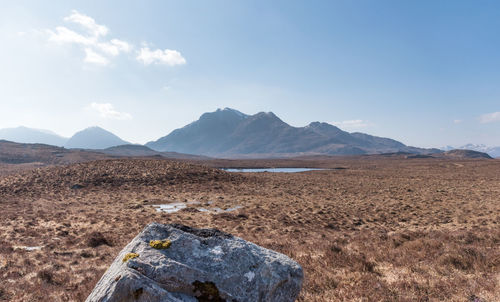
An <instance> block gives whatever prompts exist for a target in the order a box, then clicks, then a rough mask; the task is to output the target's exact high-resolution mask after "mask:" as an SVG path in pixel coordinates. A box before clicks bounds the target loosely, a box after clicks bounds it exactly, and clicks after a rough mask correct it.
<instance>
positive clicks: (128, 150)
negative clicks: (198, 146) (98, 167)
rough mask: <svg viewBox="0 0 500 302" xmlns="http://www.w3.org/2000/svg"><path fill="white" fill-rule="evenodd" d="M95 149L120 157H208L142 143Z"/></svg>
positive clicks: (194, 158)
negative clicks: (170, 150) (158, 148)
mask: <svg viewBox="0 0 500 302" xmlns="http://www.w3.org/2000/svg"><path fill="white" fill-rule="evenodd" d="M96 151H98V152H100V153H104V154H107V155H112V156H120V157H122V156H128V157H145V156H161V157H165V158H174V159H193V160H202V159H208V157H206V156H200V155H190V154H182V153H177V152H158V151H155V150H152V149H150V148H148V147H146V146H142V145H121V146H115V147H110V148H107V149H103V150H96Z"/></svg>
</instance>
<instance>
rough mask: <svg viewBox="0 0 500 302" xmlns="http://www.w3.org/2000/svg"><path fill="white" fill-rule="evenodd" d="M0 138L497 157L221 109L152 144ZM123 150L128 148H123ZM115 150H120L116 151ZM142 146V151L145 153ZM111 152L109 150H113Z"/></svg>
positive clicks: (16, 138)
mask: <svg viewBox="0 0 500 302" xmlns="http://www.w3.org/2000/svg"><path fill="white" fill-rule="evenodd" d="M0 139H4V140H8V141H13V142H18V143H41V144H47V145H54V146H60V147H65V148H69V149H93V150H105V149H109V148H111V149H109V150H106V151H105V152H106V153H107V154H113V153H120V154H130V155H133V154H134V155H137V154H140V155H144V156H146V155H148V156H154V155H159V153H161V154H162V156H164V155H165V152H171V153H172V154H171V155H173V156H178V154H180V153H182V154H195V155H203V156H210V157H228V158H231V157H289V156H302V155H304V156H308V155H363V154H382V153H398V152H402V153H411V154H420V155H422V154H432V153H440V152H442V151H448V150H451V149H470V150H475V151H479V152H485V153H488V154H490V155H491V156H492V157H500V147H496V148H489V147H486V146H484V145H472V144H468V145H464V146H461V147H459V148H453V147H449V146H448V147H444V148H442V150H440V149H424V148H417V147H411V146H406V145H405V144H403V143H401V142H398V141H396V140H393V139H390V138H384V137H378V136H373V135H369V134H365V133H360V132H353V133H349V132H346V131H343V130H341V129H340V128H338V127H336V126H333V125H331V124H328V123H322V122H312V123H310V124H309V125H307V126H305V127H293V126H291V125H289V124H287V123H286V122H284V121H282V120H281V119H280V118H279V117H277V116H276V115H275V114H274V113H272V112H260V113H257V114H254V115H248V114H244V113H242V112H240V111H238V110H235V109H231V108H225V109H218V110H216V111H214V112H208V113H204V114H203V115H201V116H200V118H199V119H198V120H196V121H194V122H192V123H190V124H188V125H186V126H184V127H182V128H179V129H176V130H174V131H172V132H171V133H169V134H168V135H166V136H164V137H161V138H160V139H158V140H156V141H151V142H148V143H147V144H145V146H141V145H131V144H130V143H129V142H127V141H125V140H123V139H121V138H120V137H118V136H116V135H114V134H113V133H111V132H109V131H106V130H104V129H102V128H99V127H90V128H87V129H84V130H82V131H79V132H77V133H75V134H74V135H73V136H72V137H70V138H65V137H62V136H59V135H57V134H55V133H53V132H51V131H48V130H40V129H33V128H27V127H17V128H7V129H0ZM124 145H128V146H129V147H124ZM116 146H122V147H120V148H116ZM146 147H147V148H146ZM113 148H114V149H113Z"/></svg>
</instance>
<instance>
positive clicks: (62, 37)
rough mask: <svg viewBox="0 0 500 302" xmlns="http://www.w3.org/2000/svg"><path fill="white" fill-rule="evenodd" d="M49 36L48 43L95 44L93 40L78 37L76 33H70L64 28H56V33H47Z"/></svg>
mask: <svg viewBox="0 0 500 302" xmlns="http://www.w3.org/2000/svg"><path fill="white" fill-rule="evenodd" d="M47 32H48V34H49V41H51V42H56V43H76V44H82V45H92V44H95V43H96V42H95V40H93V39H91V38H89V37H85V36H83V35H80V34H79V33H77V32H74V31H72V30H71V29H68V28H67V27H64V26H58V27H56V31H55V32H53V31H51V30H48V31H47Z"/></svg>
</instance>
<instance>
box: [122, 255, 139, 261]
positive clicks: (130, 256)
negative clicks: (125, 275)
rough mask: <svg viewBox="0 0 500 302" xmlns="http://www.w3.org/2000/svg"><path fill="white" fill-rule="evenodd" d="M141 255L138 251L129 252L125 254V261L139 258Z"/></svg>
mask: <svg viewBox="0 0 500 302" xmlns="http://www.w3.org/2000/svg"><path fill="white" fill-rule="evenodd" d="M137 257H139V254H137V253H128V254H127V255H125V257H123V260H122V261H123V262H127V261H129V260H130V259H134V258H137Z"/></svg>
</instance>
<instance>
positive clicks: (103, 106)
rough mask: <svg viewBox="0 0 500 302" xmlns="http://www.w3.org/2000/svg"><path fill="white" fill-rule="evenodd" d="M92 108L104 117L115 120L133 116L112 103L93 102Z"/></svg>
mask: <svg viewBox="0 0 500 302" xmlns="http://www.w3.org/2000/svg"><path fill="white" fill-rule="evenodd" d="M90 109H93V110H95V111H97V112H98V113H99V114H100V116H101V117H102V118H107V119H115V120H128V119H131V118H132V115H131V114H130V113H126V112H119V111H116V110H115V108H114V107H113V105H112V104H110V103H92V104H90Z"/></svg>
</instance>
